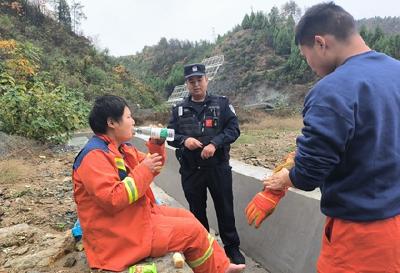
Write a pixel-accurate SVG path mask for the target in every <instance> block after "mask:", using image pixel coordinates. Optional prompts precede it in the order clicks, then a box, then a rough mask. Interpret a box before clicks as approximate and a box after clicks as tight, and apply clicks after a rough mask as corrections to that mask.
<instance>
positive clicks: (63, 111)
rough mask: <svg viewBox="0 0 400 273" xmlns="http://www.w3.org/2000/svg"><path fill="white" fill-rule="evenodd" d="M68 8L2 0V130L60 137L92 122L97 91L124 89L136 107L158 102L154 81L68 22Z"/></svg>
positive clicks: (121, 91) (0, 118) (0, 52)
mask: <svg viewBox="0 0 400 273" xmlns="http://www.w3.org/2000/svg"><path fill="white" fill-rule="evenodd" d="M57 2H58V3H61V2H62V1H57ZM64 3H66V2H65V1H64ZM67 11H68V10H67V9H65V10H64V11H63V12H65V14H64V15H62V16H63V18H64V19H63V20H64V21H63V20H60V18H59V17H57V16H55V17H54V14H51V13H49V14H48V11H47V10H45V9H44V8H43V6H40V5H36V4H35V2H34V3H31V1H29V2H28V1H24V0H22V1H7V0H4V1H2V3H1V5H0V75H1V76H0V92H1V97H0V130H3V131H6V132H9V133H16V134H19V135H25V136H29V137H33V138H36V139H40V140H43V141H44V140H48V139H51V140H53V141H57V142H58V141H62V140H64V139H65V138H66V137H67V136H68V133H69V132H71V130H74V129H76V128H78V127H80V126H83V125H86V126H87V124H86V119H87V117H86V115H87V109H88V102H90V101H92V100H93V99H94V98H95V97H96V96H98V95H102V94H106V93H112V94H116V95H121V96H123V97H125V98H126V99H127V100H128V101H129V102H130V103H131V105H133V106H135V107H143V108H150V107H153V106H155V105H158V104H159V102H160V98H159V97H157V95H156V92H154V90H153V89H152V88H151V87H149V86H148V85H146V84H144V83H143V82H141V81H140V80H138V78H137V77H135V76H133V74H132V73H130V72H129V71H128V70H127V69H125V67H124V66H122V65H121V64H119V63H118V62H117V61H116V60H115V58H113V57H111V56H109V55H108V53H107V51H101V52H99V51H98V50H96V49H95V47H94V46H93V45H92V44H91V42H90V41H89V40H88V39H86V38H84V37H82V36H77V35H76V34H75V33H74V32H73V31H72V30H71V28H70V27H66V25H65V23H66V24H70V21H69V19H68V17H70V15H68V14H67V13H68V12H67ZM57 14H58V13H57ZM57 14H56V15H57ZM53 18H56V19H57V20H54V19H53Z"/></svg>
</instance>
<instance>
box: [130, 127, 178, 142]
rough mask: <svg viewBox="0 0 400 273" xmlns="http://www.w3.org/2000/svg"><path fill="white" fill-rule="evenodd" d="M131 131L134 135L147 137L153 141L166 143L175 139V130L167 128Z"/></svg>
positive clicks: (147, 128)
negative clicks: (163, 140) (158, 140)
mask: <svg viewBox="0 0 400 273" xmlns="http://www.w3.org/2000/svg"><path fill="white" fill-rule="evenodd" d="M133 130H134V131H135V133H136V134H141V135H145V136H149V137H151V138H153V139H166V140H167V141H173V140H174V138H175V130H174V129H169V128H157V127H135V128H133Z"/></svg>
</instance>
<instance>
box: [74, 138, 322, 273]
mask: <svg viewBox="0 0 400 273" xmlns="http://www.w3.org/2000/svg"><path fill="white" fill-rule="evenodd" d="M87 136H90V134H80V135H78V136H76V137H74V138H73V139H72V140H71V141H70V142H69V143H68V145H70V146H79V147H81V146H83V145H84V143H86V141H87ZM132 143H133V144H134V145H135V146H136V147H137V148H138V149H139V150H141V151H146V150H147V149H146V147H145V145H144V143H145V141H144V137H141V136H137V137H135V138H134V139H133V141H132ZM167 156H168V159H167V163H166V166H165V167H164V168H163V170H162V172H161V173H160V175H159V176H158V177H157V178H156V180H155V184H156V185H155V186H154V187H153V189H154V191H155V194H156V196H157V198H159V199H160V201H161V202H162V203H166V204H169V205H172V206H178V207H182V206H183V207H186V208H188V207H187V202H186V200H185V197H184V194H183V190H182V187H181V182H180V181H181V180H180V175H179V172H178V170H179V163H178V162H177V160H176V158H175V153H174V149H173V148H171V147H168V149H167ZM230 163H231V166H232V170H233V191H234V198H235V215H236V226H237V229H238V232H239V236H240V239H241V249H242V251H243V252H244V253H245V254H246V258H247V260H246V264H247V267H246V272H254V273H265V272H270V273H310V272H315V271H316V270H315V264H316V260H317V257H318V253H319V250H320V243H321V232H322V228H323V223H324V216H323V215H322V214H321V212H320V209H319V198H320V193H319V191H318V190H316V191H313V192H302V191H298V190H292V189H291V190H290V191H289V192H288V193H287V194H286V196H285V198H284V199H282V201H281V202H280V204H279V206H278V207H277V209H276V210H275V212H274V214H273V215H271V216H270V217H269V218H268V219H267V220H265V222H264V223H263V224H262V226H261V227H260V228H258V229H255V228H254V227H250V226H249V225H248V224H247V221H246V218H245V215H244V209H245V208H246V206H247V204H248V202H249V201H250V200H251V199H252V198H253V196H254V194H255V193H256V192H258V191H260V190H261V182H260V179H262V178H264V177H265V176H267V175H269V174H270V173H271V171H270V170H268V169H265V168H261V167H254V166H250V165H248V164H244V163H242V162H239V161H237V160H231V162H230ZM207 207H208V212H207V213H208V216H209V222H210V226H211V227H212V228H213V229H216V228H217V222H216V216H215V210H214V205H213V203H212V199H211V197H210V196H209V198H208V204H207ZM250 257H251V258H250Z"/></svg>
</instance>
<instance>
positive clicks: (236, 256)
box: [225, 247, 246, 264]
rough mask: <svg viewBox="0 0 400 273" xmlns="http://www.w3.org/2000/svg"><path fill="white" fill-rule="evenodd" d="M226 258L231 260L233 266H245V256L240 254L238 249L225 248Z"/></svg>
mask: <svg viewBox="0 0 400 273" xmlns="http://www.w3.org/2000/svg"><path fill="white" fill-rule="evenodd" d="M225 253H226V256H228V258H229V259H230V260H231V263H233V264H245V263H246V260H245V259H244V256H243V254H242V253H241V252H240V250H239V248H238V247H229V248H225Z"/></svg>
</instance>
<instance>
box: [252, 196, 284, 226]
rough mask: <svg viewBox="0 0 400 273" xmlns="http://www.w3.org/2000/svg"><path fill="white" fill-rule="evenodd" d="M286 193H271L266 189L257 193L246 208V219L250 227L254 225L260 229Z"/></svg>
mask: <svg viewBox="0 0 400 273" xmlns="http://www.w3.org/2000/svg"><path fill="white" fill-rule="evenodd" d="M285 193H286V191H279V192H278V191H271V190H269V189H266V190H264V191H262V192H259V193H257V194H256V195H255V196H254V197H253V199H252V200H251V201H250V203H249V204H248V205H247V208H246V217H247V222H248V223H249V225H252V224H253V223H254V226H255V227H256V228H258V227H259V226H260V225H261V223H262V222H263V221H264V220H265V219H266V218H267V217H268V216H270V215H271V214H272V212H274V209H275V207H276V206H277V205H278V203H279V201H280V200H281V198H282V197H283V196H285Z"/></svg>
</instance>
